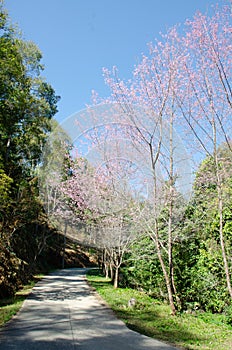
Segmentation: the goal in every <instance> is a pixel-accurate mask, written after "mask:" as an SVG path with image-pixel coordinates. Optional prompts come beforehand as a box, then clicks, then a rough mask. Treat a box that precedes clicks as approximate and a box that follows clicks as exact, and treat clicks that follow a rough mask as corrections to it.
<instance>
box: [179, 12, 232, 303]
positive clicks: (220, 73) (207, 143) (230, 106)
mask: <svg viewBox="0 0 232 350" xmlns="http://www.w3.org/2000/svg"><path fill="white" fill-rule="evenodd" d="M187 27H188V28H187V33H186V36H185V38H184V41H185V46H186V48H187V50H188V52H189V56H188V60H187V61H186V63H185V64H184V66H183V69H184V74H185V75H186V82H187V84H186V94H183V95H182V96H180V97H179V106H180V108H181V112H182V116H183V118H184V120H185V122H186V124H187V126H188V128H189V129H190V131H191V134H192V137H193V138H192V141H193V144H194V145H195V146H196V144H198V146H200V148H201V150H202V151H203V152H204V154H205V156H208V157H209V158H211V159H212V161H213V164H214V166H213V172H214V174H211V177H212V176H213V177H214V178H215V180H216V187H217V197H218V204H217V205H218V215H219V223H220V227H219V238H220V245H221V252H222V257H223V262H224V271H225V276H226V282H227V288H228V292H229V294H230V296H231V297H232V287H231V266H230V264H229V257H228V256H227V249H226V244H225V237H224V222H223V212H224V209H225V208H226V205H227V204H226V198H225V197H226V196H225V195H224V193H223V192H224V191H223V187H224V186H223V183H224V181H225V175H226V169H225V164H226V163H227V162H226V159H223V158H221V157H220V156H219V154H220V153H219V152H218V149H219V146H221V145H222V144H226V145H227V147H228V150H229V151H230V152H231V151H232V147H231V136H230V135H231V132H232V121H231V111H232V87H231V64H232V58H231V48H232V44H231V32H232V26H231V9H230V8H229V6H224V7H223V8H222V9H218V8H216V9H215V12H214V14H213V15H212V16H211V17H207V16H205V15H203V14H201V13H197V14H196V16H195V17H194V19H193V20H192V21H188V22H187ZM209 181H211V179H209Z"/></svg>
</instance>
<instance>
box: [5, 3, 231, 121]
mask: <svg viewBox="0 0 232 350" xmlns="http://www.w3.org/2000/svg"><path fill="white" fill-rule="evenodd" d="M227 2H228V1H227ZM216 3H218V4H219V5H222V4H225V3H226V1H224V0H218V1H216V0H5V7H6V9H7V11H8V13H9V16H10V18H11V20H12V22H13V23H17V24H18V27H19V28H20V29H21V31H22V33H23V38H24V39H25V40H31V41H33V42H35V43H36V44H37V45H38V47H39V49H40V50H41V51H42V54H43V60H42V62H43V64H44V65H45V70H44V72H43V76H44V77H45V79H46V80H47V81H48V82H49V83H50V84H51V85H52V86H53V88H54V89H55V91H56V93H57V95H60V96H61V101H60V102H59V105H58V108H59V112H58V114H57V116H56V119H57V120H58V121H63V120H65V119H66V118H67V117H69V116H70V115H71V114H74V113H75V112H78V111H80V110H82V109H84V108H85V106H86V104H89V103H90V102H91V91H92V90H96V91H97V92H98V93H99V95H100V96H102V97H104V96H107V95H109V90H108V88H107V87H106V86H105V83H104V79H103V77H102V68H103V67H107V68H111V67H112V66H117V67H118V69H119V75H120V77H121V78H125V79H129V78H130V77H131V73H132V70H133V67H134V65H135V64H137V63H138V62H139V60H140V57H141V54H142V53H145V54H146V53H147V43H148V42H151V41H154V40H155V39H159V35H160V34H159V33H160V32H163V33H164V32H165V31H166V30H167V29H168V28H170V27H172V26H173V25H175V24H183V23H184V22H185V20H186V19H187V18H192V17H193V15H194V14H195V13H196V11H198V10H199V11H201V12H203V13H206V12H207V11H209V10H210V8H211V6H212V5H215V4H216Z"/></svg>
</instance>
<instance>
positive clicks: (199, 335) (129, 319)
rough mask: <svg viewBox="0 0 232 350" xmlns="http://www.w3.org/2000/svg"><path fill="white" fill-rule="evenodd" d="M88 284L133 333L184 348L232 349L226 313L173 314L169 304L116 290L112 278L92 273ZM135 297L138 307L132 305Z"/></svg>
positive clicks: (135, 292)
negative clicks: (130, 303) (131, 302)
mask: <svg viewBox="0 0 232 350" xmlns="http://www.w3.org/2000/svg"><path fill="white" fill-rule="evenodd" d="M87 279H88V281H89V282H90V284H91V285H92V286H93V287H94V288H95V289H96V291H97V293H98V294H99V295H100V296H101V297H102V298H103V299H104V300H105V301H106V302H107V304H108V305H109V306H110V308H112V310H113V311H114V312H115V314H116V315H117V317H118V318H120V319H121V320H123V321H124V322H125V324H126V325H127V326H128V327H129V328H130V329H132V330H135V331H137V332H139V333H142V334H145V335H147V336H149V337H153V338H156V339H159V340H162V341H164V342H166V343H169V344H172V345H175V346H177V347H179V348H183V349H191V350H198V349H204V350H215V349H217V350H225V349H231V348H232V327H231V326H230V325H228V324H226V317H225V315H223V314H212V313H210V312H202V311H201V310H194V311H193V312H192V313H187V312H186V313H181V314H177V315H176V316H172V315H171V314H170V307H169V306H168V304H167V303H164V302H161V301H159V300H157V299H155V298H152V297H151V296H148V295H147V294H146V293H144V292H140V291H137V290H135V289H131V288H118V289H115V288H114V287H113V285H112V283H111V280H110V279H106V278H105V277H104V276H103V275H102V274H99V272H98V270H90V272H89V274H88V276H87ZM132 298H134V299H135V305H134V306H131V307H130V306H128V302H129V301H130V300H131V299H132Z"/></svg>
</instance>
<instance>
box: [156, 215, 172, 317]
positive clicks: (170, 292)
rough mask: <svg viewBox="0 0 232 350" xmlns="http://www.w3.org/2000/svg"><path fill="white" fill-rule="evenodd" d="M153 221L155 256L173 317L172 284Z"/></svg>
mask: <svg viewBox="0 0 232 350" xmlns="http://www.w3.org/2000/svg"><path fill="white" fill-rule="evenodd" d="M155 221H156V228H155V244H156V249H157V255H158V259H159V262H160V265H161V268H162V271H163V275H164V279H165V284H166V288H167V292H168V299H169V304H170V307H171V310H172V315H173V316H174V315H175V314H176V307H175V303H174V299H173V291H172V283H171V279H170V277H169V274H168V272H167V269H166V266H165V263H164V261H163V257H162V252H161V247H160V243H159V235H158V223H157V220H155Z"/></svg>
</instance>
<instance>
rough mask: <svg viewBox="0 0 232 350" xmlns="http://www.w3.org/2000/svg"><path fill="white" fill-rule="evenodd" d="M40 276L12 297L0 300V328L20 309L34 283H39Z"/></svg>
mask: <svg viewBox="0 0 232 350" xmlns="http://www.w3.org/2000/svg"><path fill="white" fill-rule="evenodd" d="M41 278H42V276H40V275H38V276H35V277H34V279H33V281H31V282H30V283H29V284H27V285H25V286H24V287H23V288H22V289H20V290H19V291H18V292H17V293H16V294H15V295H14V296H13V297H11V298H6V299H0V327H2V326H3V325H4V324H5V323H6V322H8V321H9V320H10V319H11V318H12V317H13V316H14V315H16V314H17V312H18V311H19V310H20V309H21V307H22V304H23V302H24V300H25V299H26V298H27V296H28V295H29V294H30V292H31V290H32V288H33V287H34V285H35V283H36V282H37V281H39V280H40V279H41Z"/></svg>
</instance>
